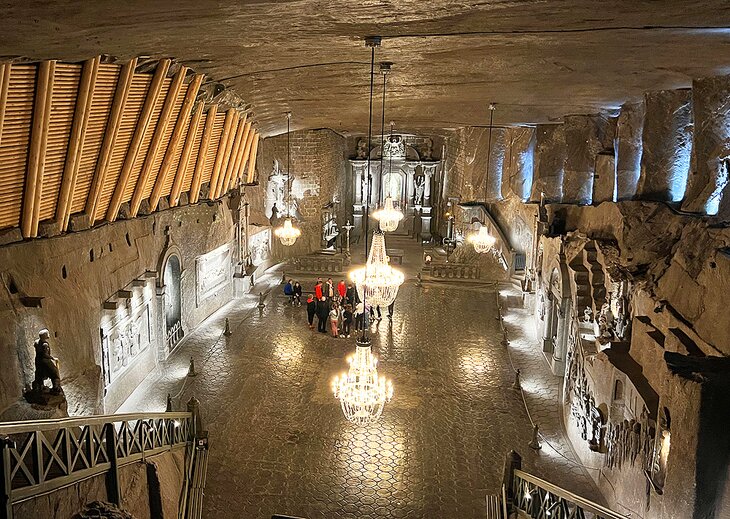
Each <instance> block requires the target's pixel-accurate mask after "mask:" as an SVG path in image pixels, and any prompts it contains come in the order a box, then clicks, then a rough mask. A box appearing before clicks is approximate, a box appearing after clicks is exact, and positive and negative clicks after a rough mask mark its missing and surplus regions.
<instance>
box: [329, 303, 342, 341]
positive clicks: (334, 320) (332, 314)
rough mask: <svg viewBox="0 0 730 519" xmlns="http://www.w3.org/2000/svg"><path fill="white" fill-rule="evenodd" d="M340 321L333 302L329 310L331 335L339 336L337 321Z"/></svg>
mask: <svg viewBox="0 0 730 519" xmlns="http://www.w3.org/2000/svg"><path fill="white" fill-rule="evenodd" d="M339 321H340V312H339V310H338V308H337V303H334V304H333V305H332V310H330V326H331V327H332V337H339V335H340V334H339V333H338V332H337V323H338V322H339Z"/></svg>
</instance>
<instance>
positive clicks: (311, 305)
mask: <svg viewBox="0 0 730 519" xmlns="http://www.w3.org/2000/svg"><path fill="white" fill-rule="evenodd" d="M316 312H317V301H315V300H314V296H313V295H312V294H310V295H309V297H307V321H309V329H310V330H312V329H314V314H315V313H316Z"/></svg>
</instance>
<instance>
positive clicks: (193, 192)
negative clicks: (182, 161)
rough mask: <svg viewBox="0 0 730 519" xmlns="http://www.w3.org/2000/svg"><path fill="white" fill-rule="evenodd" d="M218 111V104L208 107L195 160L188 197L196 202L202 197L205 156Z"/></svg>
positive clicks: (192, 201)
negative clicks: (201, 187)
mask: <svg viewBox="0 0 730 519" xmlns="http://www.w3.org/2000/svg"><path fill="white" fill-rule="evenodd" d="M217 113H218V105H213V106H211V107H210V108H209V109H208V116H207V117H206V119H205V128H203V137H202V140H201V141H200V149H199V150H198V160H197V161H196V162H195V171H194V172H193V180H192V183H191V184H190V196H189V197H188V199H189V200H190V203H191V204H194V203H196V202H197V201H198V199H199V198H200V186H201V185H202V184H203V170H204V169H205V158H206V157H207V156H208V146H210V136H211V135H212V133H213V125H214V124H215V116H216V114H217Z"/></svg>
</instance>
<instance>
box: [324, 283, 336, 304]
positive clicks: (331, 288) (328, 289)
mask: <svg viewBox="0 0 730 519" xmlns="http://www.w3.org/2000/svg"><path fill="white" fill-rule="evenodd" d="M326 292H327V293H326V294H325V295H326V296H327V297H328V298H330V299H332V298H333V297H335V284H334V283H333V282H332V278H327V286H326Z"/></svg>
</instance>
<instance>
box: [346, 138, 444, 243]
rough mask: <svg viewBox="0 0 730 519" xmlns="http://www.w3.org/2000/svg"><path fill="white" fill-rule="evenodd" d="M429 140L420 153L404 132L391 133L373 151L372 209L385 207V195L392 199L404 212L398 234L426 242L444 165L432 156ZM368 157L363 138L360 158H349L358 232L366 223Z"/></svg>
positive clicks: (371, 152)
mask: <svg viewBox="0 0 730 519" xmlns="http://www.w3.org/2000/svg"><path fill="white" fill-rule="evenodd" d="M427 143H428V145H427V146H426V148H425V150H424V152H423V153H422V155H423V156H421V154H419V152H418V151H417V150H416V149H415V148H414V147H413V146H409V145H408V144H406V143H405V141H404V139H403V136H402V135H390V136H389V137H388V138H387V139H386V140H385V143H384V144H383V146H382V147H381V146H376V147H374V148H373V149H372V150H371V151H370V176H371V178H372V186H370V189H371V198H370V208H369V209H370V211H371V212H372V211H374V210H376V209H377V208H378V207H382V205H383V202H384V201H385V198H386V197H390V198H392V199H393V201H394V203H395V205H396V207H398V208H399V209H400V210H401V211H403V215H404V218H403V220H401V222H400V225H399V226H398V229H397V230H396V231H395V234H403V235H409V236H414V237H420V239H421V240H424V241H428V240H430V239H431V219H432V209H433V208H432V202H431V193H432V190H433V188H434V187H435V186H434V182H435V178H436V176H437V173H438V168H439V165H440V164H441V161H440V160H439V159H434V158H433V157H432V149H431V148H432V142H431V140H430V139H429V140H428V141H427ZM367 157H368V156H367V148H366V146H365V142H364V141H362V140H361V141H360V142H359V143H358V154H357V157H356V158H353V159H350V165H351V170H352V183H353V186H352V192H353V198H354V201H353V205H352V215H353V224H354V229H353V232H354V233H355V234H356V235H359V234H361V233H362V232H363V230H364V225H365V222H364V215H365V214H366V207H365V204H366V199H367V192H368V174H367V169H368V160H367ZM372 224H373V222H372V221H371V225H372ZM375 224H376V225H377V222H375Z"/></svg>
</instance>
